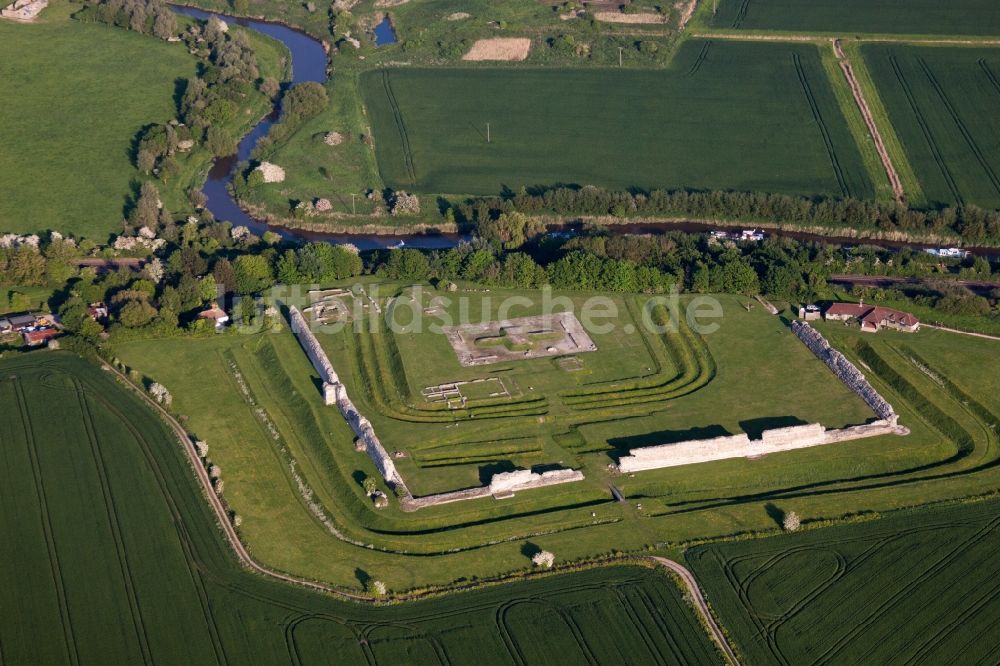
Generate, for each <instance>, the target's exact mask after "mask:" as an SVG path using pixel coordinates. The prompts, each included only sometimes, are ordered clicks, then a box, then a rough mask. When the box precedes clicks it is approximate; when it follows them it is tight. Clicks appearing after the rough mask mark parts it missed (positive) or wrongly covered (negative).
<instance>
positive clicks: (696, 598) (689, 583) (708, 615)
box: [650, 556, 740, 666]
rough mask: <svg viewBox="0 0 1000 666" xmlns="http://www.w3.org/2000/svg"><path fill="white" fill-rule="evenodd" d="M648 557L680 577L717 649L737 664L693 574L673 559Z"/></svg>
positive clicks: (733, 653)
mask: <svg viewBox="0 0 1000 666" xmlns="http://www.w3.org/2000/svg"><path fill="white" fill-rule="evenodd" d="M650 559H651V560H653V561H654V562H656V563H657V564H659V565H661V566H663V567H666V568H667V569H669V570H671V571H673V572H674V573H675V574H677V575H678V576H679V577H680V579H681V581H683V582H684V585H685V586H686V587H687V589H688V593H689V594H690V595H691V601H692V602H693V603H694V605H695V607H696V608H697V609H698V612H699V613H700V614H701V618H702V620H703V621H704V622H705V624H706V626H707V627H708V629H709V631H710V632H711V634H712V638H713V639H714V640H715V642H716V644H717V645H718V646H719V649H720V650H722V653H723V654H724V655H725V656H726V658H727V659H729V661H730V663H732V664H733V666H739V663H740V661H739V659H737V658H736V653H735V652H733V649H732V647H730V645H729V641H727V640H726V635H725V633H723V631H722V628H721V627H720V626H719V624H718V623H717V622H716V621H715V618H714V617H712V612H711V610H709V608H708V603H707V602H706V601H705V596H704V595H703V594H702V592H701V588H700V587H698V581H697V580H696V579H695V577H694V574H692V573H691V572H690V571H689V570H688V569H687V567H685V566H683V565H681V564H678V563H677V562H674V561H673V560H668V559H667V558H665V557H656V556H654V557H651V558H650Z"/></svg>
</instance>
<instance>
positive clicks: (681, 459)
mask: <svg viewBox="0 0 1000 666" xmlns="http://www.w3.org/2000/svg"><path fill="white" fill-rule="evenodd" d="M890 434H904V433H903V432H902V430H901V429H900V428H899V427H897V426H895V425H894V424H890V423H889V422H888V421H885V420H879V421H875V422H873V423H870V424H867V425H859V426H851V427H849V428H843V429H840V430H827V429H826V428H824V427H823V426H822V425H820V424H819V423H810V424H808V425H801V426H791V427H788V428H775V429H773V430H765V431H764V432H763V433H761V438H760V439H750V438H749V437H748V436H747V435H746V433H740V434H739V435H729V436H725V437H715V438H713V439H694V440H689V441H686V442H677V443H676V444H661V445H659V446H646V447H643V448H641V449H632V450H631V451H629V455H627V456H623V457H622V458H621V460H620V461H619V462H618V471H620V472H623V473H631V472H641V471H644V470H649V469H660V468H663V467H677V466H679V465H692V464H695V463H703V462H711V461H713V460H725V459H728V458H756V457H758V456H765V455H768V454H771V453H781V452H782V451H794V450H795V449H805V448H809V447H812V446H823V445H825V444H836V443H837V442H846V441H849V440H852V439H862V438H865V437H877V436H879V435H890Z"/></svg>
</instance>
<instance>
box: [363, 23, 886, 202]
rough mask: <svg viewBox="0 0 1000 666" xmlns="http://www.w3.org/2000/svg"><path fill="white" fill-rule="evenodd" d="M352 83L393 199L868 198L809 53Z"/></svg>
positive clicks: (439, 72) (390, 75) (409, 75)
mask: <svg viewBox="0 0 1000 666" xmlns="http://www.w3.org/2000/svg"><path fill="white" fill-rule="evenodd" d="M361 84H362V86H361V87H362V94H363V95H364V99H365V102H366V105H367V109H368V112H369V115H370V118H371V122H372V126H373V130H374V136H375V142H376V154H377V157H378V164H379V168H380V170H381V174H382V177H383V179H384V180H385V182H386V184H387V185H389V186H391V187H394V188H399V189H406V190H416V191H419V192H437V193H472V194H475V193H496V192H498V191H500V190H501V188H503V187H508V188H510V189H512V190H514V191H517V190H518V189H519V188H521V187H522V186H528V187H531V186H536V185H553V184H556V183H576V184H580V185H586V184H591V185H600V186H605V187H610V188H618V189H624V188H629V187H639V188H656V187H664V188H680V187H689V188H700V189H732V190H765V191H777V192H786V193H794V194H806V195H818V194H822V195H831V196H848V195H850V196H855V197H858V198H871V197H872V196H874V190H873V185H872V184H871V182H870V180H869V178H868V176H867V173H866V171H865V167H864V164H863V162H862V158H861V155H860V152H859V150H858V147H857V145H856V144H855V143H854V140H853V138H852V136H851V133H850V131H849V129H848V126H847V122H846V121H845V119H844V117H843V115H842V114H841V111H840V108H839V106H838V103H837V100H836V98H835V96H834V93H833V90H832V89H831V87H830V84H829V82H828V80H827V78H826V74H825V72H824V68H823V66H822V64H821V62H820V57H819V53H818V52H817V50H816V47H814V46H811V45H785V44H780V45H776V44H743V43H727V42H708V41H700V40H688V41H686V42H685V43H684V44H683V45H682V46H681V47H680V49H679V51H678V52H677V54H676V55H675V58H674V60H673V62H672V65H671V68H670V69H669V70H665V71H654V70H647V71H622V70H562V71H558V72H557V71H548V70H541V69H536V70H524V69H520V70H515V69H494V68H491V69H481V70H475V71H473V70H470V69H434V70H429V69H398V68H397V69H389V70H385V71H374V72H366V73H365V74H364V75H363V76H362V79H361ZM626 119H627V120H626ZM487 123H489V124H490V136H489V138H490V142H489V143H487V140H486V139H487V136H486V124H487Z"/></svg>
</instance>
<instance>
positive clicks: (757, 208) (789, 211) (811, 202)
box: [452, 185, 1000, 245]
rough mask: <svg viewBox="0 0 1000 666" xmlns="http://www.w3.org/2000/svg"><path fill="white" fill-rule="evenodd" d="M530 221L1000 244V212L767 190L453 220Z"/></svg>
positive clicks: (519, 201)
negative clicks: (752, 226) (655, 220)
mask: <svg viewBox="0 0 1000 666" xmlns="http://www.w3.org/2000/svg"><path fill="white" fill-rule="evenodd" d="M510 212H519V213H525V214H529V215H537V214H543V213H544V214H554V215H561V216H574V215H593V216H613V217H618V218H621V219H622V220H626V219H628V218H636V217H689V218H698V219H721V220H738V221H745V222H753V221H759V222H771V223H775V224H793V225H796V226H802V227H814V226H815V227H826V228H833V229H840V228H850V229H856V230H859V231H872V232H901V233H905V234H910V235H913V236H915V237H919V236H926V235H949V234H954V235H956V236H957V237H959V238H961V239H962V240H963V241H965V242H966V243H970V244H984V245H986V244H1000V211H996V210H985V209H982V208H978V207H976V206H959V207H947V208H943V209H941V210H921V209H917V208H910V207H907V206H903V205H900V204H898V203H882V202H876V201H862V200H858V199H831V198H806V197H797V196H791V195H787V194H774V193H764V192H728V191H709V192H703V191H690V190H652V191H649V192H644V191H634V192H622V191H613V190H606V189H603V188H600V187H594V186H590V185H588V186H585V187H569V186H556V187H551V188H533V189H528V188H523V189H522V190H521V191H520V192H518V193H514V192H512V191H508V192H504V193H503V194H501V195H500V196H494V197H482V198H475V199H470V200H467V201H463V202H461V203H459V204H457V205H456V206H455V207H454V211H453V213H452V215H453V216H454V219H455V220H456V221H458V222H460V223H466V224H470V225H476V224H478V223H479V222H480V221H486V220H491V219H492V220H495V219H496V218H497V217H498V216H499V215H500V214H502V213H510Z"/></svg>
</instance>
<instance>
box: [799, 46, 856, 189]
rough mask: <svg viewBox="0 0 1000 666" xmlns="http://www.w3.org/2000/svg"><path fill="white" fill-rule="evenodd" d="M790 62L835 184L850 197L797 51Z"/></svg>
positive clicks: (838, 161) (831, 139) (828, 130)
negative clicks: (827, 159)
mask: <svg viewBox="0 0 1000 666" xmlns="http://www.w3.org/2000/svg"><path fill="white" fill-rule="evenodd" d="M792 62H793V63H795V73H796V74H797V75H798V79H799V84H800V85H801V86H802V92H803V93H805V96H806V101H807V102H808V103H809V109H810V111H812V116H813V120H815V121H816V125H817V126H818V127H819V131H820V134H821V135H822V136H823V144H824V145H825V146H826V152H827V155H829V157H830V164H831V166H832V167H833V174H834V176H835V177H836V178H837V185H839V186H840V191H841V193H842V194H843V195H844V196H845V197H848V198H850V196H851V188H850V187H849V186H848V185H847V180H846V179H845V178H844V170H843V168H842V167H841V166H840V160H839V159H838V158H837V151H836V149H835V148H834V145H833V138H832V137H831V136H830V129H829V128H828V127H827V126H826V121H825V120H823V113H822V112H821V111H820V108H819V103H817V102H816V96H815V95H814V94H813V91H812V87H811V86H810V85H809V77H807V76H806V72H805V68H804V67H803V66H802V58H801V57H800V56H799V54H798V53H793V54H792Z"/></svg>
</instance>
